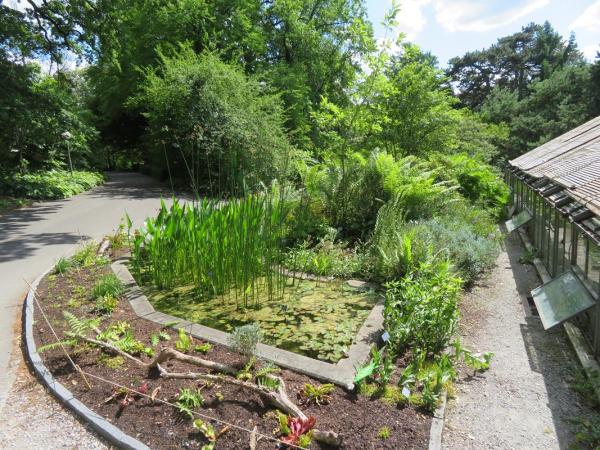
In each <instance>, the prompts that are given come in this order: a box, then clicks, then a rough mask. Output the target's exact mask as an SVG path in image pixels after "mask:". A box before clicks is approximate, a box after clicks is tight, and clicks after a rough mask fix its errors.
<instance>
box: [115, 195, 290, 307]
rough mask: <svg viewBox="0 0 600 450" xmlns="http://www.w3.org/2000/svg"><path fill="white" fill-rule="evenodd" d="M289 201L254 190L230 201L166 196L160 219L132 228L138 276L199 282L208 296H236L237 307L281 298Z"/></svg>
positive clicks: (163, 282)
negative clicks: (168, 203)
mask: <svg viewBox="0 0 600 450" xmlns="http://www.w3.org/2000/svg"><path fill="white" fill-rule="evenodd" d="M285 215H286V214H285V202H284V201H283V200H282V199H278V198H277V197H276V196H274V195H270V194H253V195H248V196H246V197H244V198H241V199H234V200H229V201H227V202H223V201H221V202H220V201H215V200H208V199H202V200H198V201H196V202H194V203H190V204H183V205H182V204H180V203H179V202H177V201H176V200H174V202H173V205H172V206H171V208H169V209H168V208H167V207H166V205H165V204H164V202H163V203H162V205H161V209H160V211H159V213H158V215H157V217H156V218H155V219H148V220H147V221H146V223H145V226H144V227H142V228H140V229H139V230H136V231H135V232H134V233H133V235H132V234H131V220H129V218H127V223H128V225H129V228H130V233H129V234H130V236H131V238H130V239H131V256H132V258H131V263H132V269H133V272H134V274H135V275H136V277H137V278H138V281H140V280H141V281H142V282H150V283H152V284H154V285H155V286H157V287H159V288H166V289H169V288H173V287H174V286H178V285H179V286H181V285H193V286H195V288H196V289H197V291H198V293H200V294H201V295H202V297H206V298H211V297H213V296H216V295H221V299H222V300H223V301H226V300H232V298H230V297H227V296H225V297H224V296H223V295H222V294H228V296H233V299H234V300H235V304H236V307H244V308H247V307H249V306H257V302H258V301H259V299H260V298H265V297H266V298H268V299H274V298H281V297H282V296H283V291H284V290H285V283H284V277H283V272H282V269H281V267H280V266H279V264H278V262H279V261H280V260H281V259H282V257H281V253H282V245H281V242H282V239H283V229H284V226H283V224H284V220H285ZM265 293H266V296H265Z"/></svg>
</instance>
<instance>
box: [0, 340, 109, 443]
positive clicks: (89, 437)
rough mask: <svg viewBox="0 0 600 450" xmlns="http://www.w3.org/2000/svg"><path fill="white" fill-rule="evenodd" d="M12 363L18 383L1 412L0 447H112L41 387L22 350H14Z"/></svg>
mask: <svg viewBox="0 0 600 450" xmlns="http://www.w3.org/2000/svg"><path fill="white" fill-rule="evenodd" d="M17 341H18V339H17ZM16 344H18V342H16ZM9 364H10V366H11V369H12V373H13V374H14V375H15V378H16V380H15V382H14V383H13V385H12V387H11V389H10V391H9V392H8V395H7V396H6V403H5V405H4V409H3V411H2V420H1V421H0V422H1V427H0V448H2V449H6V450H24V449H44V450H54V449H80V450H84V449H85V450H105V449H108V448H110V447H108V446H107V445H106V444H105V443H104V442H103V441H102V440H101V438H100V437H98V435H96V433H95V432H93V431H92V430H89V429H88V428H87V427H86V426H85V425H83V424H82V423H81V422H79V421H78V420H77V419H76V418H75V417H74V416H73V415H72V414H71V413H70V412H69V411H67V410H66V409H65V408H63V406H62V405H61V404H60V403H58V402H57V401H56V400H55V399H54V397H52V396H51V395H50V394H49V393H48V392H47V391H46V390H45V389H44V387H42V385H41V384H40V383H39V381H38V380H37V379H36V378H35V377H34V376H33V375H32V374H31V373H30V371H29V369H28V368H27V366H26V364H25V362H24V361H23V357H22V354H21V352H20V351H19V347H15V350H14V351H13V354H12V356H11V359H10V362H9ZM67 387H68V386H67Z"/></svg>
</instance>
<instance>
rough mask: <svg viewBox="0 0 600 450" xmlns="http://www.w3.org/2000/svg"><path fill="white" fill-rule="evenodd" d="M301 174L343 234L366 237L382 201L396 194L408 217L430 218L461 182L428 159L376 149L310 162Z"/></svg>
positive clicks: (451, 197) (452, 198) (397, 203)
mask: <svg viewBox="0 0 600 450" xmlns="http://www.w3.org/2000/svg"><path fill="white" fill-rule="evenodd" d="M301 171H302V177H303V180H304V183H305V185H306V189H307V191H308V193H309V195H310V197H311V199H312V200H313V201H314V202H316V203H317V204H318V205H319V206H318V207H317V209H319V208H320V209H321V210H322V211H323V214H324V215H325V217H326V218H327V219H328V222H329V223H330V224H331V226H334V227H336V228H337V229H338V230H339V231H340V232H341V234H342V235H343V236H347V237H352V238H363V239H364V238H367V237H368V236H369V234H370V233H371V230H372V229H373V227H374V226H375V223H376V221H377V213H378V211H379V209H380V208H381V206H382V205H384V204H385V203H386V202H388V201H389V200H391V199H394V201H395V207H396V208H399V209H401V210H402V211H403V214H404V217H405V218H406V219H419V218H429V217H432V216H434V215H435V214H436V213H437V211H439V210H440V208H443V207H445V206H446V205H448V204H450V203H452V202H454V201H456V200H457V199H458V198H459V196H458V195H457V194H455V193H454V191H455V190H456V186H454V185H453V183H451V182H449V181H440V180H439V176H438V173H437V171H436V170H432V169H431V167H430V166H429V165H428V164H427V163H426V162H425V161H423V160H420V159H418V158H415V157H412V156H408V157H404V158H400V159H395V158H394V157H393V156H392V155H390V154H388V153H385V152H380V151H374V152H372V153H371V154H370V155H369V157H368V158H364V157H363V156H362V155H360V154H358V153H354V154H352V155H351V156H350V157H349V158H346V159H344V160H343V161H341V160H335V159H331V160H328V161H327V162H325V163H322V164H317V165H314V166H311V167H307V168H305V169H304V170H301Z"/></svg>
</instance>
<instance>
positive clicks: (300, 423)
mask: <svg viewBox="0 0 600 450" xmlns="http://www.w3.org/2000/svg"><path fill="white" fill-rule="evenodd" d="M287 421H288V427H289V429H290V433H289V434H288V435H287V436H286V437H284V438H282V439H281V442H283V443H284V444H290V445H298V440H299V439H300V436H302V435H303V434H305V433H308V432H309V431H310V430H312V429H313V428H314V426H315V423H316V421H317V418H316V417H314V416H310V417H308V418H306V419H302V418H300V417H289V416H288V418H287Z"/></svg>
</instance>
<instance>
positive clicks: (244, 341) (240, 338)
mask: <svg viewBox="0 0 600 450" xmlns="http://www.w3.org/2000/svg"><path fill="white" fill-rule="evenodd" d="M261 339H262V331H261V330H260V327H259V326H258V324H256V323H252V324H248V325H243V326H241V327H236V328H235V329H234V330H233V332H232V333H231V335H230V336H229V345H231V347H232V348H233V349H234V350H236V351H238V352H240V353H241V354H242V355H245V356H248V357H251V356H253V355H254V354H255V353H256V346H257V345H258V343H259V342H260V340H261Z"/></svg>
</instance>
